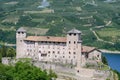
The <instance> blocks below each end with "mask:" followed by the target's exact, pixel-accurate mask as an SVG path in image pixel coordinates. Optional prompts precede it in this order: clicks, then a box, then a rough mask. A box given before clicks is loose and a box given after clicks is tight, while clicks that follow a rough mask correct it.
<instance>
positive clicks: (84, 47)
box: [82, 46, 96, 53]
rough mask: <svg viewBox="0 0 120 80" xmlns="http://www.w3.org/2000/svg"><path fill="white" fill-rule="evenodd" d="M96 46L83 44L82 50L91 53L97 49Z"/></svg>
mask: <svg viewBox="0 0 120 80" xmlns="http://www.w3.org/2000/svg"><path fill="white" fill-rule="evenodd" d="M95 49H96V48H95V47H89V46H82V52H83V53H89V52H91V51H93V50H95Z"/></svg>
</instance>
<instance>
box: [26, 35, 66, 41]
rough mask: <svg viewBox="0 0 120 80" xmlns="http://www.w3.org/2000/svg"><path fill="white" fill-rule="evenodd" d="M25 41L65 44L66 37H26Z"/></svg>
mask: <svg viewBox="0 0 120 80" xmlns="http://www.w3.org/2000/svg"><path fill="white" fill-rule="evenodd" d="M24 40H26V41H48V42H66V40H67V39H66V37H53V36H28V37H27V38H25V39H24Z"/></svg>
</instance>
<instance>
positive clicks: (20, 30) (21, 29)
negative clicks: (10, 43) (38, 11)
mask: <svg viewBox="0 0 120 80" xmlns="http://www.w3.org/2000/svg"><path fill="white" fill-rule="evenodd" d="M17 32H26V30H25V29H24V28H23V27H20V28H19V29H18V30H17Z"/></svg>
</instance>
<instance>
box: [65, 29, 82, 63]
mask: <svg viewBox="0 0 120 80" xmlns="http://www.w3.org/2000/svg"><path fill="white" fill-rule="evenodd" d="M78 42H81V31H79V30H77V29H72V30H70V31H69V32H68V33H67V53H68V54H67V58H68V60H70V61H69V62H71V63H72V64H77V57H78V56H77V54H79V55H81V43H79V49H80V50H78ZM78 51H79V52H78Z"/></svg>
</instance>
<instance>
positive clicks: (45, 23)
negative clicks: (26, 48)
mask: <svg viewBox="0 0 120 80" xmlns="http://www.w3.org/2000/svg"><path fill="white" fill-rule="evenodd" d="M119 4H120V0H0V29H1V34H0V39H1V41H0V42H9V43H15V30H16V29H18V28H19V27H21V26H22V27H28V28H27V30H29V29H30V30H29V34H33V35H34V34H36V33H37V34H38V35H52V36H65V33H66V31H68V30H70V29H72V28H77V29H79V30H81V31H82V32H83V35H82V37H83V44H84V45H90V46H96V47H99V48H105V49H108V48H109V47H110V48H111V49H116V48H114V47H115V46H116V43H117V44H118V43H119V42H120V27H119V26H120V10H119V9H120V6H119ZM31 28H32V29H34V31H36V29H37V31H36V32H33V31H31ZM6 31H7V32H6ZM3 33H4V34H5V35H6V36H5V35H3ZM9 33H11V34H9ZM95 34H96V35H97V36H98V37H99V38H100V40H99V39H98V38H97V37H96V35H95ZM11 35H12V36H11ZM13 35H14V36H13ZM11 39H12V40H11ZM111 43H115V44H111ZM119 46H120V45H117V47H119Z"/></svg>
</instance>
